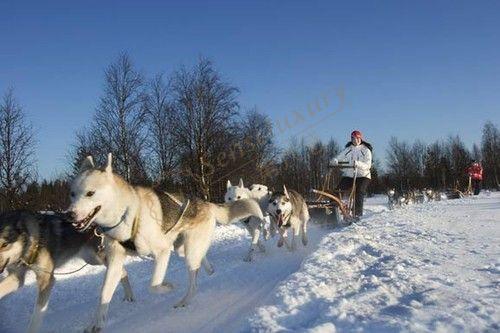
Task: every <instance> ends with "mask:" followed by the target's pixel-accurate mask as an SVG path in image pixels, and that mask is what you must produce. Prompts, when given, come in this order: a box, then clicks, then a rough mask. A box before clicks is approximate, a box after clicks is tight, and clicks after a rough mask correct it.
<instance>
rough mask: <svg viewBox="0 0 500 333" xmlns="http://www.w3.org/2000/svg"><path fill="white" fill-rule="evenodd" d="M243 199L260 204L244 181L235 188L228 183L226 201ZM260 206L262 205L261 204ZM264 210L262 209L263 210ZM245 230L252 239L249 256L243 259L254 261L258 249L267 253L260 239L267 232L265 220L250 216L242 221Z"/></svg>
mask: <svg viewBox="0 0 500 333" xmlns="http://www.w3.org/2000/svg"><path fill="white" fill-rule="evenodd" d="M242 199H253V200H255V202H256V203H259V200H257V199H255V198H254V197H253V196H252V193H251V191H250V190H249V189H247V188H246V187H245V185H244V184H243V180H242V179H240V182H239V183H238V185H236V186H233V185H232V184H231V181H230V180H228V181H227V186H226V194H225V195H224V201H225V202H226V203H231V202H235V201H238V200H242ZM259 206H260V203H259ZM261 210H262V209H261ZM241 222H242V223H243V225H244V226H245V228H246V229H247V230H248V232H249V233H250V237H251V238H252V241H251V244H250V249H249V250H248V253H247V255H246V256H245V258H243V260H244V261H252V259H253V252H254V251H255V250H256V248H257V247H258V248H259V250H260V251H261V252H265V251H266V248H265V246H264V244H263V243H262V241H261V239H260V234H261V232H262V231H264V232H265V226H264V219H259V218H256V217H253V216H250V217H248V218H246V219H244V220H242V221H241Z"/></svg>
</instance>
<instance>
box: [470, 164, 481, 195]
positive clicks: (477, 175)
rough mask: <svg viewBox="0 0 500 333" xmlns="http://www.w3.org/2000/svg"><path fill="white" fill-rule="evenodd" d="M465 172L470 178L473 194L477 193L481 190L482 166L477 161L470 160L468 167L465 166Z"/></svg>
mask: <svg viewBox="0 0 500 333" xmlns="http://www.w3.org/2000/svg"><path fill="white" fill-rule="evenodd" d="M467 173H468V174H469V177H470V178H471V179H472V186H473V187H474V195H478V194H479V192H481V181H482V180H483V167H482V166H481V164H480V163H479V162H477V161H474V160H473V161H472V164H471V166H470V167H468V168H467Z"/></svg>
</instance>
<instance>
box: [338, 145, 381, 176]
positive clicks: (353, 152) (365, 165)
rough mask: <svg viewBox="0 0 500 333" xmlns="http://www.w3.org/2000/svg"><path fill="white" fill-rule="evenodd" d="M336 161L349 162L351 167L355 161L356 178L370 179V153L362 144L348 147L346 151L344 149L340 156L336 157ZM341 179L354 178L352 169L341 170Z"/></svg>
mask: <svg viewBox="0 0 500 333" xmlns="http://www.w3.org/2000/svg"><path fill="white" fill-rule="evenodd" d="M336 159H337V160H338V161H339V162H349V164H350V165H353V164H354V163H353V162H354V161H356V163H355V166H356V172H357V175H356V177H366V178H370V179H371V178H372V175H371V172H370V169H371V167H372V152H371V151H370V149H368V147H367V146H365V145H364V143H361V144H360V145H358V146H355V145H349V146H347V148H346V149H344V150H343V151H342V152H341V153H340V154H338V155H337V157H336ZM342 176H343V177H351V178H353V177H354V169H351V168H346V169H342Z"/></svg>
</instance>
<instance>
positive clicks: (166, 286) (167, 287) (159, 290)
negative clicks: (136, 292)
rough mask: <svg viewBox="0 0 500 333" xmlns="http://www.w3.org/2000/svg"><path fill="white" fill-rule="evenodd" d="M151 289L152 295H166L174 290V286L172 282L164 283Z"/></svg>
mask: <svg viewBox="0 0 500 333" xmlns="http://www.w3.org/2000/svg"><path fill="white" fill-rule="evenodd" d="M149 289H150V290H151V292H152V293H155V294H165V293H168V292H170V291H172V289H174V285H173V284H171V283H170V282H163V283H162V284H160V285H157V286H151V287H150V288H149Z"/></svg>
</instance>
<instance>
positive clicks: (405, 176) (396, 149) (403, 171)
mask: <svg viewBox="0 0 500 333" xmlns="http://www.w3.org/2000/svg"><path fill="white" fill-rule="evenodd" d="M387 171H388V173H389V174H390V175H391V176H392V177H393V179H394V181H395V185H396V186H398V187H399V188H400V190H401V191H406V190H409V189H410V187H411V184H410V178H411V176H412V174H414V173H415V172H414V165H413V159H412V153H411V148H410V146H409V145H408V143H407V142H404V141H402V142H401V141H398V140H397V139H396V138H395V137H392V138H391V139H390V141H389V147H388V148H387Z"/></svg>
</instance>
